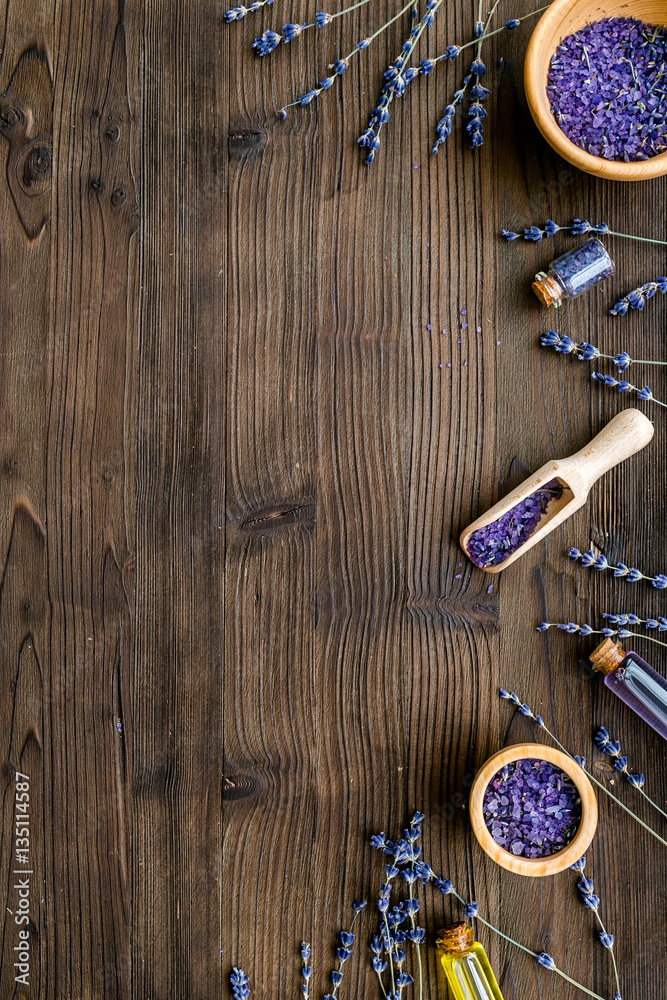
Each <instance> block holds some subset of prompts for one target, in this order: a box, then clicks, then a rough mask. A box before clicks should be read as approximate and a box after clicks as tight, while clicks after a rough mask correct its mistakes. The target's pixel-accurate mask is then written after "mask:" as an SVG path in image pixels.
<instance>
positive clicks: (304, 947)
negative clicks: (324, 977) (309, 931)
mask: <svg viewBox="0 0 667 1000" xmlns="http://www.w3.org/2000/svg"><path fill="white" fill-rule="evenodd" d="M309 958H310V945H309V944H308V942H307V941H302V942H301V962H302V967H301V975H302V976H303V984H302V986H301V993H302V994H303V997H304V1000H308V998H309V997H310V993H309V988H310V977H311V976H312V974H313V970H312V968H311V966H310V965H309V964H308V959H309Z"/></svg>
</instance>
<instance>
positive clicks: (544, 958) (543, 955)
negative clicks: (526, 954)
mask: <svg viewBox="0 0 667 1000" xmlns="http://www.w3.org/2000/svg"><path fill="white" fill-rule="evenodd" d="M535 957H536V958H537V961H538V962H539V963H540V965H543V966H544V968H545V969H555V968H556V963H555V962H554V960H553V958H552V957H551V955H549V954H548V953H547V952H546V951H543V952H540V954H539V955H536V956H535Z"/></svg>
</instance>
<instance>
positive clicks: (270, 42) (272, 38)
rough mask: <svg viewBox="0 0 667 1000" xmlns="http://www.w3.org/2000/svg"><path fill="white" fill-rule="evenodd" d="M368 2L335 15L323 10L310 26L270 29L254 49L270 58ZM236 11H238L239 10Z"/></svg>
mask: <svg viewBox="0 0 667 1000" xmlns="http://www.w3.org/2000/svg"><path fill="white" fill-rule="evenodd" d="M264 2H265V3H273V0H264ZM368 2H369V0H358V3H355V4H353V5H352V6H351V7H345V8H344V10H339V11H337V12H336V13H335V14H327V13H326V12H325V11H323V10H318V12H317V13H316V14H315V20H314V21H312V22H311V23H310V24H284V25H283V26H282V28H281V30H280V31H271V30H270V29H269V30H267V31H265V32H264V33H263V34H262V35H260V36H259V38H256V39H255V41H254V42H253V43H252V47H253V49H254V50H255V52H256V53H257V55H258V56H268V55H270V53H271V52H273V50H274V49H276V48H277V47H278V45H279V44H280V43H281V42H284V43H285V44H287V43H289V42H292V41H294V39H295V38H299V37H300V36H301V35H302V34H303V32H304V31H307V30H308V29H309V28H324V27H325V26H326V25H327V24H331V22H332V21H334V20H335V19H336V18H337V17H342V16H343V15H344V14H349V13H350V12H351V11H353V10H356V9H357V8H358V7H363V6H364V4H367V3H368ZM257 6H258V7H260V6H261V4H260V3H258V4H257ZM234 9H235V10H238V9H239V8H234Z"/></svg>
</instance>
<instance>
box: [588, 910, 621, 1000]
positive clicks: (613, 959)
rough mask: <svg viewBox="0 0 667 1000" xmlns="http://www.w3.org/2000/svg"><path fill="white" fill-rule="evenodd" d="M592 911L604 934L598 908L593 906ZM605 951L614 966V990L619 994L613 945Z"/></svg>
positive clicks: (619, 986) (605, 930) (604, 930)
mask: <svg viewBox="0 0 667 1000" xmlns="http://www.w3.org/2000/svg"><path fill="white" fill-rule="evenodd" d="M594 913H595V917H596V919H597V922H598V924H599V926H600V930H601V931H602V933H603V934H606V933H607V928H606V927H605V925H604V924H603V923H602V917H601V916H600V913H599V910H598V908H597V907H596V908H595V910H594ZM607 951H608V952H609V953H610V955H611V963H612V966H613V968H614V979H615V981H616V992H617V993H618V995H619V996H620V995H621V981H620V979H619V976H618V966H617V965H616V956H615V955H614V946H613V945H612V946H611V948H607Z"/></svg>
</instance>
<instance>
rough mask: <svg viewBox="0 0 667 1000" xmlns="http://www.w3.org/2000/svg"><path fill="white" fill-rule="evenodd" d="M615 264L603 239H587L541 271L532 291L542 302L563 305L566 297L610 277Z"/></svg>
mask: <svg viewBox="0 0 667 1000" xmlns="http://www.w3.org/2000/svg"><path fill="white" fill-rule="evenodd" d="M615 270H616V268H615V267H614V262H613V260H612V259H611V257H610V256H609V254H608V253H607V249H606V247H605V246H604V244H603V243H601V242H600V240H598V239H596V238H595V237H593V238H592V239H590V240H585V241H584V242H583V243H580V244H579V245H578V246H576V247H574V248H573V249H572V250H568V252H567V253H565V254H563V256H562V257H558V258H557V259H556V260H555V261H553V263H552V264H550V265H549V268H548V270H547V271H538V273H537V274H536V275H535V281H534V282H533V291H534V292H535V294H536V295H537V297H538V299H539V300H540V302H541V303H542V305H543V306H560V304H561V301H562V300H563V299H568V298H569V299H573V298H575V296H577V295H581V294H582V292H587V291H588V289H589V288H592V287H593V285H597V284H598V282H600V281H604V279H605V278H610V277H611V276H612V274H614V272H615Z"/></svg>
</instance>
